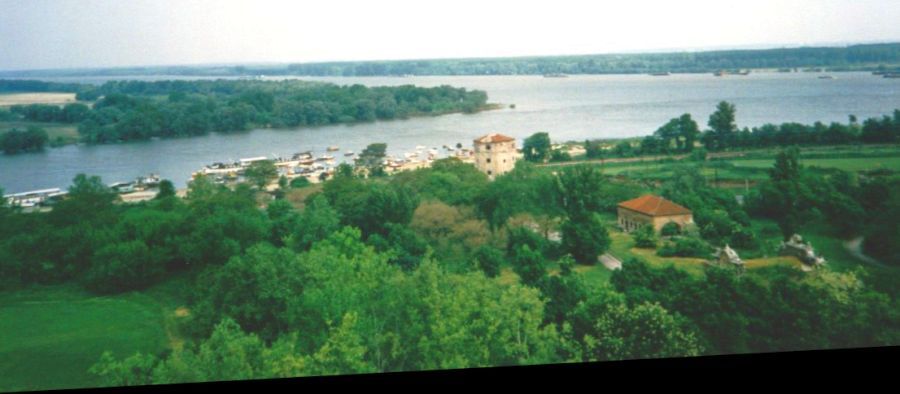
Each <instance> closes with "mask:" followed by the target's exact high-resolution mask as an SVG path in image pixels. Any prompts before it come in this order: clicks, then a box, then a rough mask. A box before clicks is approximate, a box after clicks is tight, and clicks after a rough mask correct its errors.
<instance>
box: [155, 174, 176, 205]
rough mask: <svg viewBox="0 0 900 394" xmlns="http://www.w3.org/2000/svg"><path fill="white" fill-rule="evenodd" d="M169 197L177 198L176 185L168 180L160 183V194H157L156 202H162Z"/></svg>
mask: <svg viewBox="0 0 900 394" xmlns="http://www.w3.org/2000/svg"><path fill="white" fill-rule="evenodd" d="M168 197H175V185H173V184H172V181H170V180H168V179H163V180H162V181H160V182H159V193H156V197H154V199H156V200H162V199H164V198H168Z"/></svg>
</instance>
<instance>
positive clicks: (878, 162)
mask: <svg viewBox="0 0 900 394" xmlns="http://www.w3.org/2000/svg"><path fill="white" fill-rule="evenodd" d="M731 163H732V164H734V166H735V167H738V168H741V167H747V168H770V167H772V165H773V164H774V163H775V160H770V159H750V160H731ZM800 164H801V165H803V166H807V167H812V166H816V167H823V168H837V169H839V170H844V171H864V170H873V169H889V170H894V171H900V156H894V157H877V158H875V157H869V158H834V159H802V158H801V159H800Z"/></svg>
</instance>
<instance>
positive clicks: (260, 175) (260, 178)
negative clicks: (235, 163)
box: [244, 160, 278, 190]
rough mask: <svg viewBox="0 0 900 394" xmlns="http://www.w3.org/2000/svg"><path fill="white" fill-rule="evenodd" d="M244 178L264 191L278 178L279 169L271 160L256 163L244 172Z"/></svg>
mask: <svg viewBox="0 0 900 394" xmlns="http://www.w3.org/2000/svg"><path fill="white" fill-rule="evenodd" d="M244 176H246V177H247V179H248V180H250V182H252V183H253V184H254V185H255V186H256V187H258V188H259V189H260V190H262V189H263V188H265V187H266V185H267V184H269V182H270V181H272V180H273V179H275V178H277V177H278V169H277V168H275V163H274V162H273V161H271V160H260V161H255V162H253V164H250V166H249V167H247V169H246V170H244Z"/></svg>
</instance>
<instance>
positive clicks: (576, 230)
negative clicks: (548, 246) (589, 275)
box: [562, 214, 612, 264]
mask: <svg viewBox="0 0 900 394" xmlns="http://www.w3.org/2000/svg"><path fill="white" fill-rule="evenodd" d="M611 242H612V241H611V239H610V237H609V232H608V231H607V230H606V226H604V225H603V221H602V220H601V219H600V217H599V216H598V215H597V214H590V215H585V216H579V217H576V218H574V219H569V220H567V221H566V222H565V223H563V226H562V246H563V249H564V250H565V251H566V252H568V253H570V254H571V255H572V257H574V258H575V261H577V262H579V263H581V264H596V262H597V257H598V256H599V255H601V254H603V253H605V252H606V250H607V249H609V246H610V244H611Z"/></svg>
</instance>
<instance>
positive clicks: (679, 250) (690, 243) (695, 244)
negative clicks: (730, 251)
mask: <svg viewBox="0 0 900 394" xmlns="http://www.w3.org/2000/svg"><path fill="white" fill-rule="evenodd" d="M710 253H712V247H711V246H709V244H708V243H706V241H704V240H702V239H700V238H694V237H678V238H675V240H674V242H667V243H666V244H665V245H663V246H662V247H661V248H659V250H657V252H656V254H658V255H659V256H662V257H700V258H706V257H709V254H710Z"/></svg>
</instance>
